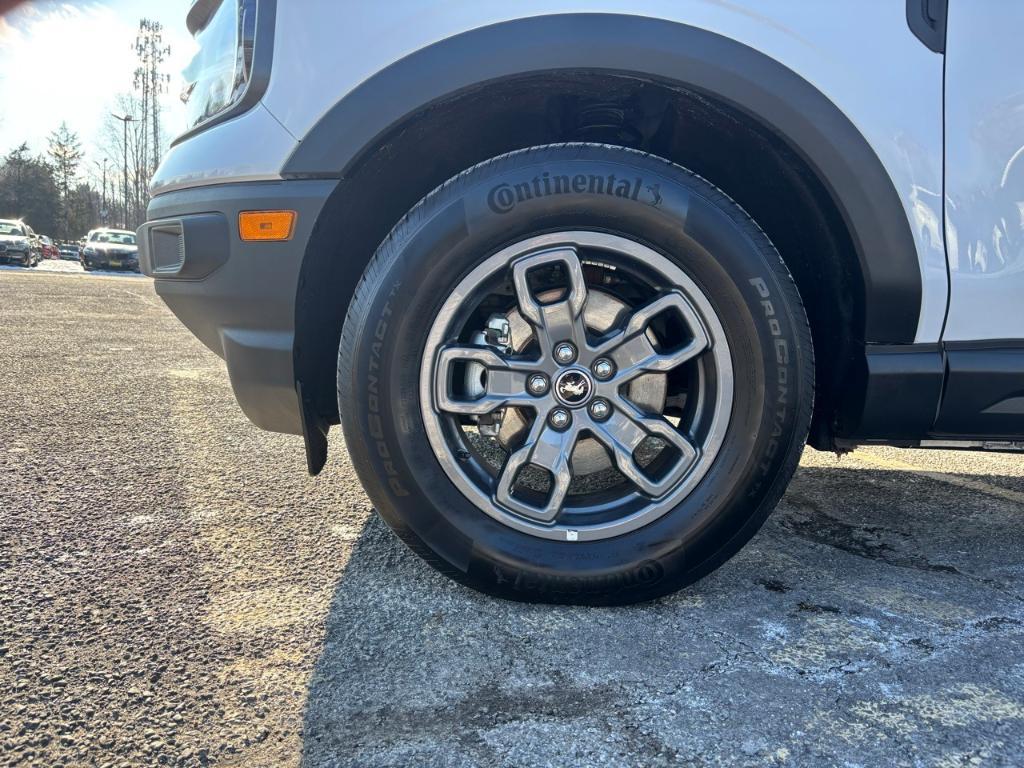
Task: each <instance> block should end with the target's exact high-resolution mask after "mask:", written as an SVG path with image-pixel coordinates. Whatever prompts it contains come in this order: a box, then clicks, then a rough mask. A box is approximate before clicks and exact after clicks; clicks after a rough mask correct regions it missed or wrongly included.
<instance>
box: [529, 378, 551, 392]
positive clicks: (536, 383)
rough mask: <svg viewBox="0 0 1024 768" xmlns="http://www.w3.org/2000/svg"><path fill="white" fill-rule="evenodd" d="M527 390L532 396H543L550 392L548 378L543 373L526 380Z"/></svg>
mask: <svg viewBox="0 0 1024 768" xmlns="http://www.w3.org/2000/svg"><path fill="white" fill-rule="evenodd" d="M526 388H527V389H528V390H529V391H530V394H531V395H543V394H544V393H545V392H547V391H548V377H547V376H545V375H544V374H543V373H535V374H533V375H532V376H531V377H530V378H529V379H527V380H526Z"/></svg>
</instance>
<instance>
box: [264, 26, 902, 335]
mask: <svg viewBox="0 0 1024 768" xmlns="http://www.w3.org/2000/svg"><path fill="white" fill-rule="evenodd" d="M572 71H590V72H608V73H616V74H622V75H626V76H634V77H640V78H650V79H652V80H655V81H658V82H660V83H662V84H665V85H668V86H670V87H677V88H683V89H687V90H690V91H693V92H696V93H698V94H703V95H707V96H709V97H713V98H715V99H719V100H722V101H724V102H726V103H727V104H728V105H729V106H731V107H733V108H736V109H738V110H740V111H741V112H743V113H745V114H747V115H749V116H750V117H751V118H752V119H754V120H755V121H757V122H759V123H761V124H762V125H764V126H765V127H766V128H767V129H768V130H770V131H771V132H773V133H774V134H776V135H777V136H778V137H780V138H781V139H782V140H783V141H784V142H785V143H786V144H787V145H788V146H789V147H790V148H791V149H792V150H793V151H795V152H796V153H797V154H798V155H799V156H800V157H801V158H802V159H803V160H804V161H805V162H806V163H807V164H808V165H809V167H810V168H811V169H812V170H813V172H814V173H815V175H817V177H818V179H819V181H820V182H821V183H822V185H823V186H824V188H825V190H826V191H827V193H828V194H829V195H830V196H831V198H832V201H833V203H834V204H835V206H836V208H837V209H838V211H839V212H840V214H841V215H842V217H843V220H844V224H845V225H846V227H847V229H848V230H849V233H850V235H851V238H852V241H853V245H854V248H855V249H856V252H857V257H858V262H859V266H860V271H861V279H862V281H863V284H864V297H865V308H864V320H863V322H864V326H863V328H862V329H856V330H855V331H854V333H856V334H857V335H863V339H861V340H862V341H866V342H873V343H911V342H913V341H914V338H915V334H916V332H917V326H918V320H919V316H920V309H921V297H922V284H921V272H920V267H919V261H918V256H917V251H916V247H915V245H914V239H913V234H912V232H911V229H910V223H909V222H908V220H907V217H906V214H905V212H904V208H903V205H902V203H901V200H900V197H899V194H898V193H897V191H896V189H895V187H894V185H893V182H892V179H891V178H890V177H889V175H888V173H887V172H886V170H885V168H884V166H883V165H882V163H881V161H880V160H879V158H878V156H877V155H876V154H875V152H874V150H873V149H872V148H871V146H870V144H869V143H868V141H867V140H866V139H865V138H864V136H863V135H862V134H861V133H860V131H859V130H858V129H857V128H856V127H855V126H854V124H853V123H852V122H851V121H850V119H849V118H848V117H846V115H845V114H843V112H842V111H841V110H840V109H839V108H838V107H837V106H836V105H835V104H834V103H833V102H832V101H831V100H830V99H829V98H828V97H827V96H825V95H824V94H823V93H822V92H821V91H819V90H818V89H817V88H816V87H815V86H814V85H812V84H811V83H809V82H808V81H807V80H805V79H804V78H802V77H801V76H800V75H798V74H796V73H795V72H793V71H792V70H791V69H789V68H787V67H786V66H784V65H783V64H781V63H779V62H778V61H777V60H775V59H773V58H771V57H769V56H767V55H765V54H763V53H761V52H759V51H757V50H755V49H753V48H751V47H749V46H746V45H744V44H742V43H739V42H737V41H735V40H732V39H730V38H727V37H724V36H722V35H719V34H716V33H713V32H709V31H707V30H703V29H698V28H695V27H690V26H687V25H684V24H680V23H678V22H672V21H666V20H661V19H653V18H647V17H640V16H628V15H618V14H599V13H580V14H557V15H549V16H538V17H529V18H524V19H517V20H513V21H507V22H501V23H497V24H493V25H490V26H486V27H480V28H477V29H474V30H470V31H468V32H464V33H461V34H459V35H455V36H453V37H450V38H447V39H445V40H441V41H439V42H437V43H434V44H432V45H430V46H427V47H425V48H422V49H420V50H418V51H415V52H413V53H411V54H409V55H408V56H406V57H404V58H403V59H400V60H399V61H397V62H395V63H393V64H391V65H390V66H388V67H386V68H385V69H383V70H381V71H380V72H378V73H376V74H375V75H373V76H372V77H370V78H368V79H367V80H366V81H364V82H363V83H362V84H360V85H359V86H358V87H357V88H355V89H354V90H353V91H351V92H350V93H348V94H347V95H346V96H344V97H343V98H342V99H341V100H340V101H338V102H337V103H336V104H334V106H333V107H331V108H330V109H329V110H327V112H326V113H325V114H324V115H323V116H322V117H321V119H320V120H319V121H318V122H317V124H316V125H315V126H314V127H313V128H312V129H311V130H310V131H309V133H308V134H307V135H306V136H304V137H303V138H302V141H301V142H300V143H299V145H298V147H297V148H296V149H295V151H294V152H293V154H292V155H291V156H290V157H289V158H288V160H287V161H286V162H285V165H284V167H283V168H282V175H283V176H285V177H289V178H345V177H346V176H349V175H351V174H352V172H353V171H354V169H355V168H356V167H358V165H359V164H360V163H361V162H362V160H363V159H365V157H367V156H368V155H369V154H370V153H372V152H373V151H374V150H375V149H376V148H377V147H379V146H380V145H381V144H382V143H383V142H385V141H386V140H387V137H388V136H389V135H393V134H394V132H396V131H399V130H401V129H402V126H403V124H405V123H407V121H408V120H410V119H411V118H413V117H414V116H415V115H417V114H418V113H421V112H423V110H425V109H428V108H430V107H431V106H433V105H436V104H439V103H443V102H444V101H446V100H448V99H450V98H453V97H455V96H457V95H459V94H461V93H465V92H467V91H472V90H474V89H480V88H486V87H487V85H488V84H490V83H494V82H496V81H501V80H506V79H512V78H517V77H522V76H529V75H533V74H538V73H544V72H552V73H555V72H572Z"/></svg>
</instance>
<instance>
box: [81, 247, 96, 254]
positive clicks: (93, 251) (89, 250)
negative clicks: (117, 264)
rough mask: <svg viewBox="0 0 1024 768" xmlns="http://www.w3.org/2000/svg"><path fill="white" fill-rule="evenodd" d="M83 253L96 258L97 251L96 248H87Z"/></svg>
mask: <svg viewBox="0 0 1024 768" xmlns="http://www.w3.org/2000/svg"><path fill="white" fill-rule="evenodd" d="M82 253H84V254H85V255H86V256H95V255H96V249H95V248H86V249H85V250H84V251H82Z"/></svg>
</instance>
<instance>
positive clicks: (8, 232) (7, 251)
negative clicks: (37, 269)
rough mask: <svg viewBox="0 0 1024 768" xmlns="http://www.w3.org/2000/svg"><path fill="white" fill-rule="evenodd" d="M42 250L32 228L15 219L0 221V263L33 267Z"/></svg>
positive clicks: (37, 261)
mask: <svg viewBox="0 0 1024 768" xmlns="http://www.w3.org/2000/svg"><path fill="white" fill-rule="evenodd" d="M41 259H42V250H41V248H40V245H39V240H38V238H37V237H36V233H35V232H33V231H32V227H30V226H29V225H28V224H26V223H25V222H23V221H17V220H16V219H0V261H2V262H5V263H7V264H20V265H21V266H23V267H34V266H35V265H36V264H38V263H39V261H40V260H41Z"/></svg>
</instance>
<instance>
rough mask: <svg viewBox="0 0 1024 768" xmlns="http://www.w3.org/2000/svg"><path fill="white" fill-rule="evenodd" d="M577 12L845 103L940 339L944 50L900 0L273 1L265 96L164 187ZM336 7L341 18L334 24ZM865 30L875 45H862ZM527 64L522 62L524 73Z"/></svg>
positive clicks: (944, 283) (924, 325) (255, 172)
mask: <svg viewBox="0 0 1024 768" xmlns="http://www.w3.org/2000/svg"><path fill="white" fill-rule="evenodd" d="M581 12H588V13H595V12H596V13H618V14H626V15H636V16H648V17H654V18H662V19H667V20H670V21H676V22H679V23H681V24H686V25H689V26H693V27H698V28H701V29H705V30H708V31H711V32H715V33H717V34H720V35H723V36H725V37H728V38H731V39H733V40H736V41H738V42H740V43H743V44H745V45H748V46H750V47H752V48H754V49H756V50H758V51H761V52H762V53H764V54H766V55H767V56H769V57H771V58H773V59H775V60H777V61H779V62H780V63H781V64H783V65H785V66H786V67H788V68H790V69H792V70H793V71H794V72H796V73H797V74H798V75H799V76H801V77H803V78H804V79H805V80H807V81H808V82H810V83H811V84H812V85H814V86H815V87H816V88H818V89H819V90H820V91H821V92H822V93H823V94H824V95H825V96H826V97H828V98H829V99H830V100H831V101H832V102H833V103H834V104H836V105H837V106H838V107H839V109H840V110H841V111H842V112H843V113H844V114H845V115H846V116H847V117H848V118H849V119H850V120H851V121H852V123H853V124H854V125H855V126H856V127H857V128H858V129H859V130H860V131H861V133H862V134H863V135H864V137H865V138H866V139H867V140H868V142H869V143H870V144H871V145H872V147H873V148H874V149H875V151H876V152H877V154H878V157H879V159H880V161H881V162H882V164H883V166H884V167H885V169H886V172H887V173H888V174H889V176H890V177H891V179H892V181H893V184H894V186H895V188H896V189H897V191H898V192H899V195H900V198H901V200H902V202H903V206H904V211H905V214H906V216H907V218H908V221H909V222H910V223H911V229H912V231H913V234H914V239H915V244H916V247H917V255H918V260H919V263H920V267H921V280H922V292H921V293H922V295H921V312H920V317H919V320H918V327H917V332H916V336H915V340H916V341H918V342H933V341H938V339H939V336H940V333H941V329H942V322H943V319H944V316H945V310H946V299H947V292H948V275H947V270H946V261H945V252H944V249H943V244H942V228H941V221H942V210H941V183H942V120H941V115H942V56H941V55H939V54H935V53H933V52H931V51H929V50H928V49H927V48H926V47H925V46H924V45H922V44H921V42H920V41H919V40H918V39H917V38H916V37H914V35H913V34H912V33H911V31H910V29H909V28H908V26H907V23H906V18H905V8H904V6H903V4H900V3H892V2H869V3H864V4H855V5H850V4H839V5H837V4H830V3H829V4H825V3H822V4H808V3H805V2H799V1H798V0H787V1H786V2H778V0H747V1H746V2H735V3H722V2H717V1H713V0H687V1H686V2H668V1H667V0H644V1H643V2H638V3H625V2H622V1H621V0H618V1H612V0H602V1H599V2H587V3H583V2H558V3H554V4H552V3H550V2H540V0H524V2H521V3H517V4H515V5H509V4H505V3H496V2H469V0H458V1H457V2H445V3H439V2H430V3H425V2H422V1H421V0H420V1H416V0H399V1H398V2H395V3H390V4H387V5H385V6H381V5H360V4H345V5H338V4H336V3H333V2H329V1H328V0H315V2H309V3H303V4H302V5H301V7H300V6H299V5H297V4H284V3H282V4H280V6H279V7H278V8H277V11H276V16H277V33H276V34H275V36H274V40H275V48H274V56H273V61H274V64H273V70H272V72H271V77H270V82H269V85H268V87H267V91H266V93H265V95H264V98H263V101H262V103H261V105H259V106H258V107H256V108H254V109H252V110H250V111H249V112H246V113H244V114H243V115H241V116H239V117H235V118H232V119H231V120H228V121H225V122H223V123H221V124H219V125H215V126H212V127H211V128H209V129H208V130H206V131H202V132H200V133H198V134H197V135H196V136H194V137H191V138H189V139H188V140H187V141H185V142H183V143H181V144H178V145H177V146H175V147H174V148H172V150H171V152H170V153H169V155H168V157H167V159H166V160H165V162H164V163H163V165H162V166H161V168H160V170H159V172H158V174H157V176H156V178H155V181H154V187H155V191H157V192H164V191H169V190H171V189H176V188H183V187H186V186H190V185H198V184H209V183H220V182H227V181H242V180H257V179H273V178H279V177H280V174H281V169H282V167H283V166H284V164H285V162H286V160H287V158H288V156H289V155H290V154H291V152H292V151H293V150H294V149H295V147H296V146H297V144H298V141H299V140H301V139H302V138H303V137H305V136H306V135H307V134H308V133H309V132H310V131H311V130H312V129H313V127H314V126H315V125H316V124H317V122H318V121H319V120H320V119H321V117H323V115H325V114H326V113H327V112H328V111H329V110H330V109H331V108H332V107H333V106H334V104H335V103H337V102H338V101H339V100H340V99H342V98H343V97H344V96H345V95H346V94H347V93H349V92H350V91H352V90H353V89H354V88H355V87H357V86H358V85H359V84H360V83H361V82H363V81H365V80H366V79H367V78H369V77H371V76H372V75H373V74H375V73H376V72H378V71H380V70H382V69H384V68H385V67H387V66H388V65H390V64H392V63H394V62H395V61H397V60H399V59H401V58H403V57H405V56H407V55H409V54H411V53H413V52H415V51H417V50H419V49H422V48H424V47H426V46H429V45H432V44H435V43H438V42H439V41H444V40H445V39H447V38H450V37H452V36H454V35H458V34H460V33H463V32H466V31H468V30H472V29H475V28H479V27H484V26H487V25H492V24H496V23H500V22H503V21H508V20H512V19H515V18H521V17H528V16H546V15H554V14H563V13H581ZM332 17H337V18H338V20H339V23H337V24H329V23H324V20H325V19H329V18H332ZM857 30H861V31H862V34H857ZM868 38H869V39H870V41H871V42H870V44H871V49H872V55H870V56H865V50H864V46H865V40H866V39H868ZM894 61H898V62H899V66H898V67H893V65H892V62H894ZM529 69H530V62H529V60H524V61H523V71H529ZM318 72H330V73H331V78H330V80H329V83H330V87H325V88H312V87H295V84H296V83H307V84H308V83H309V82H310V81H311V79H312V78H315V77H316V74H315V73H318ZM254 131H256V132H257V133H254ZM253 135H259V136H261V141H260V146H259V151H258V152H254V151H253V149H252V145H251V142H250V140H249V137H251V136H253ZM339 140H343V137H339Z"/></svg>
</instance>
